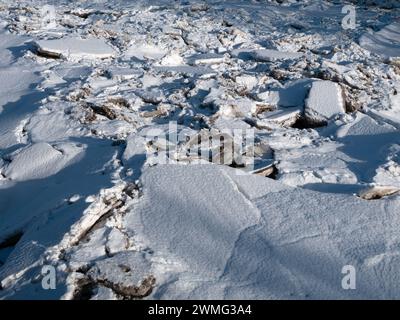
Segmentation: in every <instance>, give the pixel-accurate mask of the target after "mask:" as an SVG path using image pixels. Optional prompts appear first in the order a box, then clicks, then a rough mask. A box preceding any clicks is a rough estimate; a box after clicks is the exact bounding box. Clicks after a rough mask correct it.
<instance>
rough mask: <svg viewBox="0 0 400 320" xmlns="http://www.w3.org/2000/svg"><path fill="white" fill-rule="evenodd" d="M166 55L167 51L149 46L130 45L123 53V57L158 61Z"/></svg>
mask: <svg viewBox="0 0 400 320" xmlns="http://www.w3.org/2000/svg"><path fill="white" fill-rule="evenodd" d="M166 54H167V51H166V50H165V49H163V48H160V47H158V46H154V45H150V44H140V43H135V44H132V45H131V46H130V47H129V48H128V49H127V50H126V51H125V52H124V56H125V57H135V58H137V59H139V60H145V59H150V60H159V59H161V58H162V57H164V56H165V55H166Z"/></svg>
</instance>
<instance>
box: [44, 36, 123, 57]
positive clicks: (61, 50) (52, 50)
mask: <svg viewBox="0 0 400 320" xmlns="http://www.w3.org/2000/svg"><path fill="white" fill-rule="evenodd" d="M36 45H37V46H38V50H39V51H40V52H41V53H42V54H49V55H55V56H60V57H64V58H67V59H75V60H76V59H84V58H86V59H105V58H111V57H114V56H115V51H114V50H113V48H111V47H110V46H109V45H108V44H106V43H105V42H104V41H102V40H100V39H96V38H88V39H79V38H62V39H55V40H38V41H36Z"/></svg>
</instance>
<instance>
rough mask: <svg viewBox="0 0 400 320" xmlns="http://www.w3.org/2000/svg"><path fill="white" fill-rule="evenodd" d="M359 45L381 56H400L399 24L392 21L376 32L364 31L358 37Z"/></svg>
mask: <svg viewBox="0 0 400 320" xmlns="http://www.w3.org/2000/svg"><path fill="white" fill-rule="evenodd" d="M359 42H360V45H361V46H362V47H364V48H365V49H367V50H369V51H371V52H372V53H376V54H379V55H382V56H383V57H386V58H389V57H400V24H399V23H393V24H390V25H388V26H385V27H384V28H382V29H381V30H379V31H378V32H373V33H365V34H363V35H362V36H361V37H360V41H359Z"/></svg>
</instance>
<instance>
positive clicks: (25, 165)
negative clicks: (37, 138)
mask: <svg viewBox="0 0 400 320" xmlns="http://www.w3.org/2000/svg"><path fill="white" fill-rule="evenodd" d="M56 148H57V149H56ZM81 151H82V149H81V148H79V147H77V146H76V145H75V144H72V143H62V144H58V145H57V146H54V147H53V146H51V145H50V144H48V143H45V142H40V143H35V144H33V145H30V146H28V147H26V148H24V149H19V150H18V151H16V152H15V153H13V154H11V155H9V157H8V160H10V161H11V162H10V163H9V164H8V166H7V167H6V168H5V170H4V174H5V176H6V177H9V178H11V179H13V180H19V181H22V180H31V179H40V178H45V177H48V176H51V175H53V174H56V173H57V172H59V171H60V170H62V169H63V168H64V167H66V166H67V165H69V164H70V163H71V162H72V161H73V159H74V158H75V157H76V156H77V155H78V154H79V153H80V152H81Z"/></svg>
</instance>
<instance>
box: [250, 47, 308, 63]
mask: <svg viewBox="0 0 400 320" xmlns="http://www.w3.org/2000/svg"><path fill="white" fill-rule="evenodd" d="M252 57H253V59H255V60H257V61H261V62H273V61H279V60H294V59H299V58H301V57H303V53H301V52H286V51H278V50H271V49H261V50H256V51H253V52H252Z"/></svg>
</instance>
